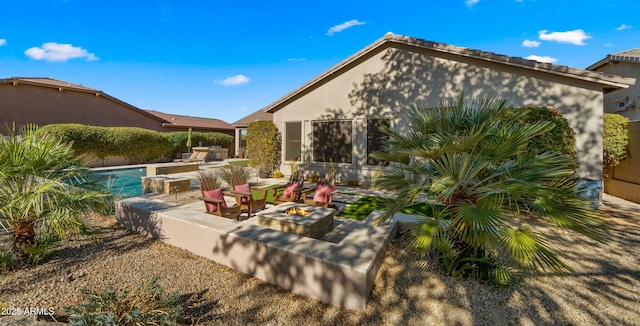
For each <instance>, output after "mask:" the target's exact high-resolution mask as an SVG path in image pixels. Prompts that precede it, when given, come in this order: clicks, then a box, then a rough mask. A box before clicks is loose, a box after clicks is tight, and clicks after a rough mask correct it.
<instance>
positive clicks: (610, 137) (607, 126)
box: [602, 113, 629, 174]
mask: <svg viewBox="0 0 640 326" xmlns="http://www.w3.org/2000/svg"><path fill="white" fill-rule="evenodd" d="M628 123H629V119H627V118H626V117H624V116H621V115H619V114H613V113H605V114H604V128H603V132H602V140H603V144H602V145H603V149H604V152H603V169H604V172H605V174H608V173H607V172H610V170H611V169H612V168H614V167H615V166H616V165H618V164H620V161H622V160H624V159H625V158H626V157H627V156H629V147H628V146H629V129H628V128H629V127H628Z"/></svg>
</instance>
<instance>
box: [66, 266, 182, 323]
mask: <svg viewBox="0 0 640 326" xmlns="http://www.w3.org/2000/svg"><path fill="white" fill-rule="evenodd" d="M157 280H158V278H157V276H154V277H152V278H151V279H150V280H148V281H147V282H145V283H144V284H141V285H139V286H138V288H137V289H136V290H134V291H131V292H129V291H127V290H121V291H118V292H116V291H115V290H114V289H113V288H111V287H108V288H106V289H105V290H104V291H102V292H96V291H92V290H87V289H83V290H81V292H82V294H83V295H84V297H85V300H86V301H87V302H86V303H81V304H79V305H77V306H75V307H67V308H65V310H66V311H67V313H69V314H70V316H69V322H71V324H73V325H149V324H153V325H176V324H177V320H178V318H180V316H181V315H182V307H180V305H179V304H178V294H177V293H174V294H172V295H169V296H166V297H165V296H163V290H162V288H161V287H160V286H159V285H158V284H157Z"/></svg>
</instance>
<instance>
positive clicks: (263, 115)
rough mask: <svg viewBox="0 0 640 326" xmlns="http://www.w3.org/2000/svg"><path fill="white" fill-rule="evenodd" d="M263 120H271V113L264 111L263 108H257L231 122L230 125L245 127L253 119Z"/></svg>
mask: <svg viewBox="0 0 640 326" xmlns="http://www.w3.org/2000/svg"><path fill="white" fill-rule="evenodd" d="M263 120H266V121H272V120H273V113H269V112H264V111H263V110H258V111H256V112H253V113H251V114H249V115H248V116H246V117H244V118H241V119H240V120H238V121H236V122H232V123H231V125H232V126H235V127H246V126H248V125H249V124H250V123H252V122H254V121H263Z"/></svg>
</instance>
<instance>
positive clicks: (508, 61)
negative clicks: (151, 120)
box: [263, 32, 635, 113]
mask: <svg viewBox="0 0 640 326" xmlns="http://www.w3.org/2000/svg"><path fill="white" fill-rule="evenodd" d="M393 45H404V46H410V47H414V48H416V49H422V50H431V51H436V52H441V53H448V54H455V55H458V56H463V57H469V58H475V59H480V60H485V61H489V62H495V63H499V64H505V65H510V66H514V67H520V68H525V69H530V70H535V71H541V72H546V73H550V74H555V75H560V76H566V77H570V78H576V79H581V80H585V81H590V82H594V83H599V84H602V85H603V86H606V87H609V88H612V89H618V88H626V87H629V85H632V84H633V83H634V82H635V79H634V78H628V77H622V76H617V75H610V74H605V73H602V72H594V71H588V70H583V69H577V68H571V67H568V66H560V65H554V64H550V63H543V62H538V61H534V60H528V59H524V58H520V57H511V56H507V55H502V54H496V53H493V52H485V51H481V50H474V49H468V48H464V47H460V46H455V45H449V44H444V43H437V42H432V41H427V40H423V39H419V38H414V37H408V36H403V35H395V34H393V33H391V32H389V33H387V34H385V35H384V37H382V38H381V39H378V40H377V41H375V42H373V43H372V44H370V45H368V46H366V47H365V48H363V49H362V50H360V51H358V52H356V53H355V54H353V55H352V56H350V57H349V58H347V59H345V60H343V61H342V62H340V63H338V64H337V65H335V66H333V67H332V68H330V69H329V70H327V71H325V72H323V73H322V74H320V75H318V76H317V77H315V78H314V79H312V80H310V81H308V82H307V83H305V84H303V85H302V86H300V87H298V88H297V89H295V90H293V91H291V92H290V93H288V94H286V95H285V96H283V97H281V98H280V99H278V100H276V101H275V102H273V103H271V104H269V105H267V106H266V107H265V108H263V111H266V112H271V113H273V112H275V111H277V110H278V109H279V108H280V107H281V106H282V105H284V104H286V103H287V102H288V101H291V100H293V99H294V98H296V97H297V96H298V95H299V94H301V93H302V92H304V91H305V90H307V89H310V88H312V87H314V86H315V85H316V84H318V83H321V82H322V81H323V80H324V79H325V78H329V77H331V76H332V75H335V74H336V73H338V72H340V71H342V70H345V69H350V66H351V64H352V63H354V62H355V61H356V60H358V59H359V58H362V57H364V56H365V55H367V54H369V53H376V52H377V51H382V50H384V49H386V48H387V47H389V46H393Z"/></svg>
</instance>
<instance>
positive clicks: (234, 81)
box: [216, 75, 249, 86]
mask: <svg viewBox="0 0 640 326" xmlns="http://www.w3.org/2000/svg"><path fill="white" fill-rule="evenodd" d="M248 82H249V77H247V76H245V75H235V76H231V77H227V78H226V79H225V80H223V81H221V82H220V84H222V85H224V86H236V85H242V84H246V83H248ZM217 83H218V82H216V84H217Z"/></svg>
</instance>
